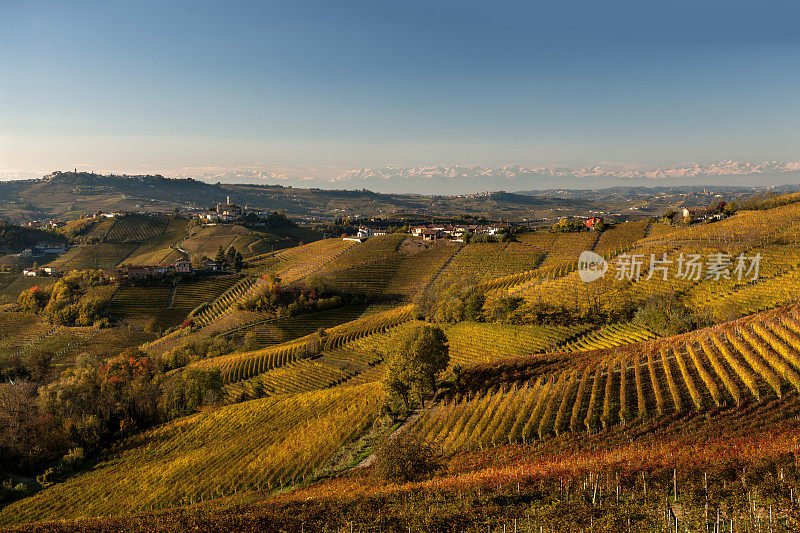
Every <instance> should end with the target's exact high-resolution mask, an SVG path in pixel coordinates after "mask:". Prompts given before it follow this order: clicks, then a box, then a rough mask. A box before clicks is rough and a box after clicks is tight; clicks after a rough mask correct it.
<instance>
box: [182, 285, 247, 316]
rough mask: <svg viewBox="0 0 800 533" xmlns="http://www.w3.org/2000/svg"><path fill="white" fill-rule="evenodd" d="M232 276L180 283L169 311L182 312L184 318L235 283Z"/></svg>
mask: <svg viewBox="0 0 800 533" xmlns="http://www.w3.org/2000/svg"><path fill="white" fill-rule="evenodd" d="M237 281H238V280H237V279H236V278H235V277H233V276H216V277H213V278H204V279H198V280H193V281H182V282H180V283H179V284H178V286H177V288H176V289H175V295H174V297H173V300H172V305H171V306H170V309H176V310H180V311H181V312H184V316H185V315H188V314H189V312H190V311H191V310H192V309H194V308H196V307H197V306H198V305H200V304H203V303H205V302H213V301H214V300H216V299H217V298H219V297H220V296H221V295H222V294H224V293H225V291H227V290H228V289H230V288H231V287H233V286H234V285H235V284H236V283H237Z"/></svg>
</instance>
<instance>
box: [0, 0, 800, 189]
mask: <svg viewBox="0 0 800 533" xmlns="http://www.w3.org/2000/svg"><path fill="white" fill-rule="evenodd" d="M798 19H800V4H798V3H797V2H795V1H770V0H766V1H758V2H756V1H748V2H741V1H738V0H725V1H716V0H713V1H712V0H708V1H705V0H692V1H684V0H676V1H670V2H664V1H662V2H654V1H651V2H646V1H645V2H643V1H641V0H637V1H605V2H598V1H596V0H595V1H590V2H586V1H570V0H566V1H558V2H555V1H546V2H545V1H530V0H529V1H527V2H510V1H505V0H494V1H491V2H487V1H475V0H424V1H417V0H403V1H396V0H395V1H391V2H389V1H381V0H366V1H352V0H339V1H336V2H330V1H313V0H312V1H309V0H293V1H289V2H287V1H281V2H272V1H261V2H235V1H227V2H222V1H219V2H204V1H192V2H184V1H169V2H163V1H159V2H150V1H145V0H137V1H136V2H123V1H114V0H106V1H102V2H95V1H88V0H75V1H69V2H65V1H59V2H47V1H36V0H19V1H16V0H0V178H5V179H7V178H10V177H15V176H16V177H20V176H26V175H27V174H28V173H34V174H35V173H41V172H45V171H50V170H54V169H67V168H74V167H77V168H79V169H83V170H97V171H101V172H104V171H116V172H128V173H137V172H148V171H160V170H163V171H171V172H175V171H176V169H181V168H188V167H192V168H196V167H214V168H234V167H239V166H242V165H257V166H263V167H272V166H282V167H292V168H314V169H316V170H315V171H317V172H318V171H319V169H320V168H323V169H326V168H329V169H334V170H331V172H332V173H335V172H340V171H342V170H343V169H351V168H361V167H382V166H386V165H397V166H415V165H454V164H464V165H486V166H491V165H503V164H521V165H533V166H546V165H562V166H574V167H583V166H586V165H592V164H595V163H598V162H621V163H624V164H629V163H631V164H636V165H645V166H675V165H679V164H681V163H684V162H693V163H699V164H706V163H711V162H714V161H723V160H736V161H796V160H798V159H800V153H798V147H800V127H798V125H800V90H798V89H799V88H800V83H799V82H800V67H798V65H800V61H798V60H799V59H800V27H798V25H797V20H798ZM323 174H324V172H323Z"/></svg>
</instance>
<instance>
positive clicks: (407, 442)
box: [374, 431, 440, 483]
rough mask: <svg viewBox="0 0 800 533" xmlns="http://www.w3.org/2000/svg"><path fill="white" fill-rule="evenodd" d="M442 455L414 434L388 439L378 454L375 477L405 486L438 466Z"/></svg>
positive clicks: (395, 435) (403, 434) (401, 434)
mask: <svg viewBox="0 0 800 533" xmlns="http://www.w3.org/2000/svg"><path fill="white" fill-rule="evenodd" d="M439 461H440V454H439V453H438V452H437V450H436V449H435V448H434V447H433V446H431V445H430V444H429V443H427V442H426V441H425V440H424V439H423V438H422V437H421V436H419V435H418V434H416V433H413V432H411V431H403V432H398V433H396V434H394V435H392V436H389V437H388V438H387V439H386V440H384V442H383V443H382V444H381V446H380V448H379V449H378V451H377V453H376V461H375V470H374V472H375V474H376V475H377V476H378V477H380V478H381V479H385V480H387V481H393V482H397V483H404V482H408V481H413V480H416V479H420V478H422V477H424V476H427V475H429V474H431V473H432V472H434V471H435V470H436V469H437V468H438V467H439Z"/></svg>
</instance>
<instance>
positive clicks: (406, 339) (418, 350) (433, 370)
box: [383, 325, 450, 412]
mask: <svg viewBox="0 0 800 533" xmlns="http://www.w3.org/2000/svg"><path fill="white" fill-rule="evenodd" d="M449 352H450V348H449V346H448V344H447V337H446V336H445V334H444V332H443V331H442V330H441V328H439V327H436V326H429V325H419V326H417V327H416V328H414V329H413V330H411V331H410V332H408V333H407V334H406V335H404V336H403V337H402V338H401V339H400V340H399V342H397V344H395V346H394V347H393V348H392V349H391V350H390V352H389V355H388V360H389V363H388V367H387V369H386V375H385V377H384V380H383V385H384V388H385V389H386V392H387V393H388V394H389V396H390V398H391V399H392V401H396V400H400V401H402V403H403V408H404V409H405V410H406V412H407V411H408V410H409V409H411V405H412V403H413V402H414V401H415V400H419V401H420V403H423V404H424V400H423V398H424V396H425V394H427V393H429V392H436V377H437V376H438V374H439V373H440V372H441V371H442V370H444V369H445V368H447V364H448V363H449V362H450V355H449Z"/></svg>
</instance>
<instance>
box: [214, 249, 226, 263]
mask: <svg viewBox="0 0 800 533" xmlns="http://www.w3.org/2000/svg"><path fill="white" fill-rule="evenodd" d="M214 262H215V263H217V264H218V265H224V264H225V250H223V249H222V245H221V244H220V245H219V248H217V255H215V256H214Z"/></svg>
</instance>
